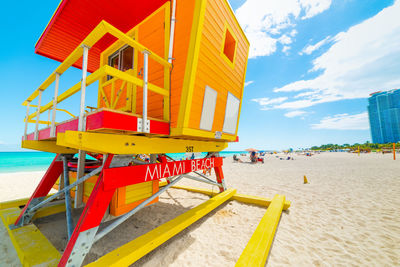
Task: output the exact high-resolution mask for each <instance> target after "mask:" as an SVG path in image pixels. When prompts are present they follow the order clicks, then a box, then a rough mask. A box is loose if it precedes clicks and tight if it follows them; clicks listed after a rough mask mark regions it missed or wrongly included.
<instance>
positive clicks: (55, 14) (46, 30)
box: [35, 0, 68, 53]
mask: <svg viewBox="0 0 400 267" xmlns="http://www.w3.org/2000/svg"><path fill="white" fill-rule="evenodd" d="M67 2H68V0H60V3H59V4H58V6H57V9H56V10H55V11H54V13H53V16H51V19H50V21H49V22H48V23H47V25H46V28H45V29H44V31H43V32H42V34H41V35H40V37H39V39H38V40H37V41H36V44H35V53H36V52H37V49H38V47H39V46H40V44H41V43H42V40H43V37H44V36H45V35H46V33H47V32H48V31H49V29H50V28H51V26H53V23H54V21H55V19H56V17H57V16H58V14H59V13H60V12H61V10H62V9H63V8H64V6H65V4H66V3H67Z"/></svg>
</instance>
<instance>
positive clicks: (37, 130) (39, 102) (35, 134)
mask: <svg viewBox="0 0 400 267" xmlns="http://www.w3.org/2000/svg"><path fill="white" fill-rule="evenodd" d="M42 93H43V90H39V99H38V105H37V111H36V112H37V113H36V124H35V133H34V139H35V140H38V139H39V119H40V105H41V103H42Z"/></svg>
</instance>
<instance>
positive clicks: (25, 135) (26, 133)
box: [24, 101, 31, 140]
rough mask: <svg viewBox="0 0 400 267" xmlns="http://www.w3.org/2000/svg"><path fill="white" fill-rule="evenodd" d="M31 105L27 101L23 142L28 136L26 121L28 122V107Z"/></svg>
mask: <svg viewBox="0 0 400 267" xmlns="http://www.w3.org/2000/svg"><path fill="white" fill-rule="evenodd" d="M30 105H31V101H28V104H27V105H26V116H25V131H24V140H26V139H27V135H28V123H29V122H28V121H29V107H30Z"/></svg>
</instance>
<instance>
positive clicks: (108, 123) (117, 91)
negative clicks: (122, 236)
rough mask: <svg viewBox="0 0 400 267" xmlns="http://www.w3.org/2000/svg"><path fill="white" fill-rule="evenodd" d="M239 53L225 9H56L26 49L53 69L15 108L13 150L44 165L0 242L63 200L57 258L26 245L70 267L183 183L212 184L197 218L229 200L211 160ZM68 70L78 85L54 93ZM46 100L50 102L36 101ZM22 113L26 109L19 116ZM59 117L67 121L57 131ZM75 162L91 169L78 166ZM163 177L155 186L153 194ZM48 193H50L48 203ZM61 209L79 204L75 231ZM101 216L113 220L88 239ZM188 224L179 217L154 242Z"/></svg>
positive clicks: (220, 1) (235, 98) (232, 112)
mask: <svg viewBox="0 0 400 267" xmlns="http://www.w3.org/2000/svg"><path fill="white" fill-rule="evenodd" d="M248 51H249V42H248V40H247V39H246V36H245V35H244V33H243V31H242V29H241V28H240V26H239V24H238V22H237V20H236V19H235V16H234V13H233V11H232V9H231V7H230V6H229V3H228V2H227V1H226V0H171V1H168V0H151V1H150V0H148V1H139V0H129V1H128V0H119V1H106V0H96V1H80V0H63V1H61V3H60V4H59V6H58V8H57V10H56V11H55V13H54V15H53V17H52V18H51V20H50V22H49V24H48V25H47V27H46V29H45V30H44V32H43V33H42V35H41V36H40V38H39V40H38V42H37V44H36V46H35V52H36V53H37V54H40V55H43V56H45V57H47V58H51V59H54V60H57V61H60V62H61V64H60V65H59V66H58V67H57V68H56V70H55V71H54V72H53V73H52V74H51V75H50V76H49V77H48V78H47V79H46V80H45V81H44V82H43V83H42V84H41V85H40V86H39V87H38V89H36V90H35V91H34V92H33V93H32V94H31V95H30V96H29V97H28V98H27V99H26V100H25V102H24V103H23V105H24V106H26V108H27V111H26V118H25V133H24V136H23V137H22V147H23V148H28V149H34V150H39V151H46V152H52V153H56V156H55V158H54V160H53V162H52V163H51V165H50V167H49V169H48V170H47V172H46V174H45V175H44V177H43V178H42V180H41V182H40V184H39V185H38V186H37V188H36V190H35V192H34V193H33V194H32V196H31V198H30V199H29V200H28V201H27V203H26V205H25V206H24V208H23V209H22V210H19V209H15V210H14V211H13V210H11V211H8V213H7V214H6V215H4V213H3V217H7V218H8V219H7V220H8V222H9V223H10V224H11V226H10V229H9V231H10V234H11V233H12V231H18V229H23V228H24V227H25V226H26V225H29V224H30V223H31V221H32V219H34V218H36V217H35V216H38V214H37V213H38V212H40V211H41V210H42V209H44V208H46V207H47V206H49V204H51V203H52V201H54V200H55V199H57V198H59V197H60V196H62V195H65V205H64V206H63V207H64V208H63V209H65V210H66V221H67V229H68V238H69V241H68V244H67V246H66V248H65V250H64V252H63V253H62V255H59V254H58V253H59V252H58V251H55V249H54V248H53V247H51V246H50V245H48V244H47V243H46V242H45V241H43V242H42V241H40V242H42V243H40V242H39V241H38V240H39V239H40V240H43V239H42V237H37V236H36V237H35V238H39V239H37V240H36V241H35V242H38V243H39V244H41V246H43V247H46V248H47V253H46V255H47V258H46V255H41V257H42V259H41V263H42V264H43V262H44V264H46V265H47V264H48V265H54V264H58V265H59V266H80V265H81V264H82V262H83V260H84V258H85V256H86V255H87V253H88V252H89V250H90V248H91V246H92V244H93V243H94V242H96V241H97V240H99V239H100V238H101V237H103V236H104V235H105V234H107V233H109V232H110V231H112V230H113V229H114V228H115V227H117V226H118V225H119V224H121V223H122V222H124V221H125V220H126V219H127V218H129V217H130V216H132V215H133V214H135V213H136V212H137V211H138V210H139V209H141V208H143V207H144V206H146V205H149V204H152V203H154V202H157V201H158V196H159V195H160V194H161V193H163V192H164V191H165V190H167V189H168V188H170V187H171V186H174V185H175V184H176V183H177V182H178V181H179V180H180V179H182V178H183V177H187V178H190V179H194V180H197V181H202V182H205V183H207V184H211V185H216V186H218V188H219V191H220V192H221V194H218V195H217V196H216V197H214V198H213V201H214V202H212V203H213V204H212V205H211V206H210V205H208V206H207V205H206V207H203V208H202V209H201V212H200V213H199V214H201V215H200V217H201V216H204V215H205V214H207V213H208V212H209V211H211V210H212V209H213V208H215V207H217V206H218V205H220V204H221V203H223V202H224V201H226V200H228V199H230V198H231V197H233V196H234V195H235V190H227V189H226V186H225V183H224V176H223V172H222V163H223V161H222V158H221V157H219V156H218V152H219V151H221V150H223V149H225V148H226V147H227V146H228V143H229V142H234V141H236V140H237V128H238V121H239V115H240V108H241V100H242V95H243V89H244V81H245V73H246V64H247V56H248ZM72 66H73V67H76V68H79V69H81V70H82V79H81V81H79V82H77V83H76V84H75V85H73V86H72V87H70V88H69V89H67V90H61V89H60V88H59V87H60V86H59V85H60V80H61V79H63V74H64V72H65V71H66V70H67V69H69V68H70V67H72ZM89 73H90V74H89ZM95 82H97V83H98V89H97V106H95V107H88V106H87V105H86V104H85V103H86V102H87V100H88V99H87V95H88V92H87V90H89V89H90V88H87V87H88V86H89V85H91V84H94V83H95ZM49 90H51V94H50V95H51V97H52V100H51V101H49V102H48V103H45V102H44V94H45V93H46V91H47V92H48V91H49ZM74 94H80V101H79V102H78V101H77V102H76V105H77V106H79V114H76V116H75V115H73V114H72V113H71V112H69V111H67V110H65V109H61V108H59V107H58V106H59V105H60V103H61V102H63V101H65V100H67V99H68V98H70V97H72V96H73V95H74ZM31 108H35V109H36V110H35V111H34V112H33V113H31V112H30V111H31ZM45 112H48V119H47V120H44V119H43V115H44V114H43V113H45ZM60 112H65V113H68V114H70V115H71V116H72V118H71V119H69V120H65V121H58V120H57V115H58V114H60ZM29 124H33V125H34V131H33V132H29V130H28V129H29V128H28V126H29ZM41 125H44V127H43V126H41ZM176 152H190V153H191V152H193V153H194V152H208V153H207V156H206V157H205V158H201V159H191V160H181V161H174V160H173V159H171V158H169V157H168V156H166V153H176ZM75 154H77V157H76V158H73V156H74V155H75ZM86 154H89V155H92V156H93V157H95V158H97V159H98V160H97V161H95V162H91V163H90V164H89V162H87V161H86V160H85V159H86ZM143 154H145V155H148V157H149V160H147V161H146V160H145V159H143V158H141V157H140V156H141V155H143ZM204 169H214V170H215V174H216V181H214V180H212V179H210V178H209V177H207V176H205V175H203V174H202V173H200V172H199V171H202V170H204ZM189 173H193V174H192V175H189ZM60 177H61V178H60ZM59 178H60V179H59ZM163 178H166V181H167V182H166V183H164V184H163V187H160V179H163ZM52 187H57V188H58V189H59V192H58V193H56V194H54V195H51V196H50V195H48V193H49V191H50V190H51V188H52ZM70 194H72V197H73V201H71V196H70ZM211 195H213V194H211ZM267 202H268V201H267ZM269 202H270V201H269ZM269 202H268V204H269ZM282 203H283V202H282ZM71 205H73V206H74V207H75V208H79V207H82V206H84V209H83V212H82V215H81V217H80V219H79V221H78V222H77V223H76V225H74V223H73V222H72V218H71V209H72V206H71ZM282 205H283V204H282ZM282 207H283V206H282ZM282 207H281V209H280V210H282ZM287 207H288V205H286V206H285V208H287ZM58 211H59V210H58ZM45 213H46V212H45ZM51 213H53V212H47V213H46V215H48V214H51ZM105 214H109V215H112V216H113V217H118V218H117V219H115V220H114V221H113V222H112V223H111V224H110V225H108V226H107V227H105V228H104V229H102V230H101V231H100V232H98V228H99V225H100V223H101V222H102V220H103V218H104V217H105ZM199 214H198V213H196V215H193V216H195V218H197V219H198V218H200V217H199ZM279 214H280V213H279ZM196 216H197V217H196ZM197 219H193V218H191V219H190V220H189V221H190V222H188V221H187V219H186V221H185V223H186V224H184V225H180V226H179V227H178V229H179V230H178V231H176V230H174V231H175V232H174V233H169V234H168V237H167V238H166V239H168V238H170V237H172V236H173V235H175V234H176V233H177V232H179V231H180V230H182V229H184V227H187V226H188V225H190V224H191V223H192V222H194V221H195V220H197ZM180 220H183V219H180ZM170 227H172V229H175V228H177V226H174V225H172V226H170ZM174 227H175V228H174ZM164 230H165V231H167V230H166V229H164ZM169 230H170V229H169ZM153 235H156V234H153ZM157 238H160V237H157ZM166 239H165V240H166ZM14 241H15V240H14ZM141 242H143V241H141ZM164 242H165V241H164ZM15 243H18V241H15ZM161 243H162V242H161ZM16 246H22V245H21V244H16ZM153 246H154V244H153ZM154 247H156V246H154ZM154 247H153V248H152V249H154ZM20 250H22V249H20ZM149 251H151V249H150V250H149V249H148V250H147V252H146V253H148V252H149ZM21 253H22V252H21ZM139 254H140V253H139ZM139 254H137V255H136V256H135V257H136V258H137V257H138V255H139ZM144 254H145V253H144V252H141V254H140V255H141V256H142V255H144ZM118 255H119V254H118ZM43 257H44V258H43ZM139 258H140V257H139ZM130 259H131V261H124V263H126V264H130V263H131V262H133V260H132V258H130ZM25 260H26V259H25ZM106 262H107V260H106ZM103 263H105V262H103ZM106 265H107V266H108V264H106Z"/></svg>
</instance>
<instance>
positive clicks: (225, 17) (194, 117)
mask: <svg viewBox="0 0 400 267" xmlns="http://www.w3.org/2000/svg"><path fill="white" fill-rule="evenodd" d="M226 25H229V26H226ZM226 27H230V29H231V30H232V33H233V35H234V36H235V37H236V39H237V47H236V54H235V58H234V64H233V65H232V64H228V62H227V61H226V59H224V58H223V56H222V55H221V53H222V50H223V45H224V41H225V39H224V36H225V29H226ZM248 47H249V44H248V43H247V41H246V39H245V37H244V35H243V33H242V31H241V29H240V27H239V25H238V24H237V22H236V20H235V19H234V17H233V16H232V13H231V11H230V7H229V6H228V5H227V4H226V3H225V1H222V0H208V1H207V6H206V12H205V18H204V25H203V32H202V37H201V44H200V53H199V61H198V65H197V71H196V78H195V85H194V90H193V98H192V106H191V112H190V119H189V125H188V126H189V128H192V129H199V126H200V118H201V112H202V106H203V98H204V92H205V87H206V85H208V86H210V87H211V88H213V89H214V90H216V91H217V93H218V95H217V103H216V108H215V116H214V122H213V127H212V131H213V132H215V131H222V128H223V124H224V118H225V106H226V100H227V95H228V92H230V93H232V94H233V95H234V96H235V97H237V98H238V99H241V97H242V90H243V84H244V79H245V72H246V63H247V55H248Z"/></svg>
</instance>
